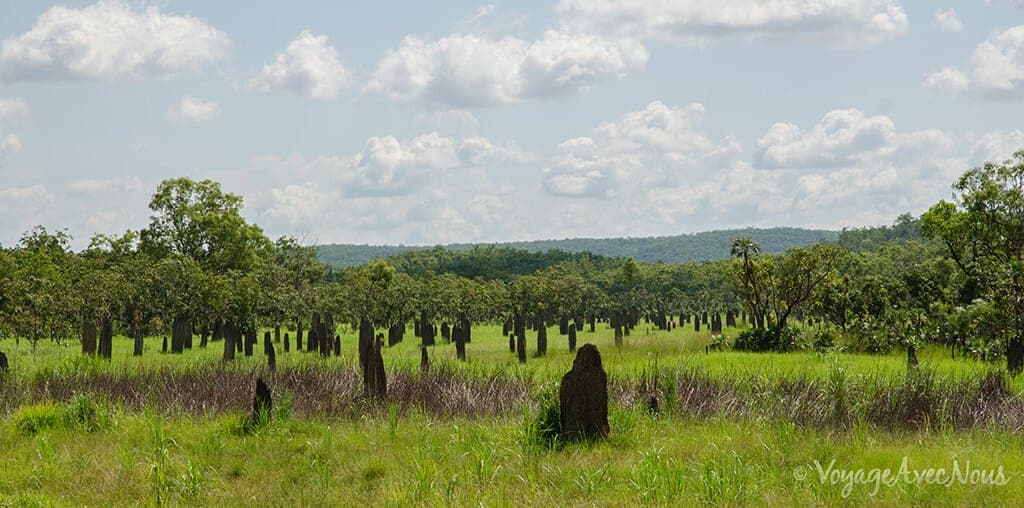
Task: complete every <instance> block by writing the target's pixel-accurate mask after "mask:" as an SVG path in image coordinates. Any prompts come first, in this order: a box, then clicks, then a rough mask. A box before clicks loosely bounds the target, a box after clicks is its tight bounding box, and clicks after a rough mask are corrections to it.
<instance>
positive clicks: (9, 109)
mask: <svg viewBox="0 0 1024 508" xmlns="http://www.w3.org/2000/svg"><path fill="white" fill-rule="evenodd" d="M26 116H28V104H26V103H25V101H24V100H22V99H0V122H5V121H9V120H14V119H17V118H23V117H26Z"/></svg>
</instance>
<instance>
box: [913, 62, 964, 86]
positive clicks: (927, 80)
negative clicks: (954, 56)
mask: <svg viewBox="0 0 1024 508" xmlns="http://www.w3.org/2000/svg"><path fill="white" fill-rule="evenodd" d="M921 86H923V87H925V88H935V89H941V90H949V91H950V92H953V93H961V92H965V91H967V89H968V88H970V86H971V78H968V77H967V75H965V74H964V73H963V72H960V70H959V69H956V68H953V67H948V66H947V67H943V68H941V69H939V70H937V71H934V72H931V73H929V74H927V75H925V77H924V79H923V80H922V81H921Z"/></svg>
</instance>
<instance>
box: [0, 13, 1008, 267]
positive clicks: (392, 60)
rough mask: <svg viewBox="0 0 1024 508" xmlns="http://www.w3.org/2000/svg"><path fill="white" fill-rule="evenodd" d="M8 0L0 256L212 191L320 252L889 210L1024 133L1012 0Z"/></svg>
mask: <svg viewBox="0 0 1024 508" xmlns="http://www.w3.org/2000/svg"><path fill="white" fill-rule="evenodd" d="M295 3H298V4H300V5H287V6H285V5H282V4H280V3H276V2H199V1H194V2H193V1H189V2H184V1H181V2H179V1H163V2H151V3H144V2H109V1H108V2H100V3H92V2H67V3H61V4H51V3H48V2H36V1H20V0H15V1H12V2H6V3H5V4H4V6H2V7H0V41H2V42H0V244H3V245H10V244H12V243H14V242H16V240H17V238H18V237H19V236H20V234H21V233H22V232H23V231H25V230H27V229H29V228H30V227H32V226H33V225H35V224H45V225H47V226H49V227H67V228H68V229H69V230H70V232H71V233H72V234H73V236H74V237H75V245H76V246H78V247H80V246H82V245H84V244H85V243H87V242H88V238H89V237H90V236H91V235H92V234H93V233H98V232H102V233H115V232H119V231H123V230H124V229H126V228H129V227H131V228H138V227H142V226H144V225H145V224H146V221H147V218H148V210H147V208H146V204H147V202H148V198H149V196H150V194H151V193H152V191H153V189H154V188H155V187H156V185H157V184H158V183H159V182H160V181H161V180H162V179H165V178H170V177H175V176H190V177H194V178H213V179H215V180H218V181H220V182H222V184H223V186H224V187H225V189H226V190H228V191H230V192H235V193H238V194H241V195H242V196H243V197H244V198H245V202H246V208H245V214H246V216H247V217H248V218H249V219H250V220H252V221H254V222H256V223H258V224H260V225H262V226H263V227H264V229H265V230H266V231H267V232H268V234H270V235H272V236H277V235H281V234H292V235H296V236H299V237H300V238H302V239H304V240H306V241H308V242H353V243H406V244H434V243H447V242H476V241H504V240H521V239H541V238H564V237H578V236H623V235H631V236H641V235H667V234H677V233H681V232H694V231H701V230H707V229H714V228H725V227H742V226H748V225H753V226H779V225H787V226H807V227H828V228H838V227H843V226H860V225H871V224H882V223H888V222H890V221H891V220H892V219H893V218H894V217H895V216H896V215H898V214H899V213H902V212H907V211H909V212H913V213H920V212H921V211H923V210H925V209H926V208H927V207H928V206H929V205H930V204H931V203H933V202H935V201H936V200H938V199H940V198H946V197H949V194H950V190H949V187H950V184H951V183H952V181H953V179H954V178H955V177H956V176H957V175H959V174H960V173H962V172H963V171H964V170H966V169H968V168H970V167H972V166H974V165H977V164H980V163H982V162H984V161H986V160H1002V159H1005V158H1006V157H1008V156H1009V155H1010V154H1011V153H1012V152H1013V151H1014V150H1018V149H1021V148H1024V131H1022V130H1021V129H1022V128H1024V127H1022V123H1021V121H1020V118H1021V113H1022V112H1024V104H1022V102H1021V99H1024V2H1021V1H1020V0H991V1H988V2H986V1H983V0H977V1H960V2H952V1H950V2H941V1H933V0H929V1H899V0H829V1H820V0H775V1H773V2H758V1H754V0H727V1H711V0H695V1H679V2H658V3H655V2H644V1H640V0H624V1H618V2H612V1H608V0H549V1H547V2H507V3H493V4H489V3H479V2H440V3H433V4H432V3H429V2H374V3H372V4H371V3H366V2H351V3H341V2H301V3H300V2H295Z"/></svg>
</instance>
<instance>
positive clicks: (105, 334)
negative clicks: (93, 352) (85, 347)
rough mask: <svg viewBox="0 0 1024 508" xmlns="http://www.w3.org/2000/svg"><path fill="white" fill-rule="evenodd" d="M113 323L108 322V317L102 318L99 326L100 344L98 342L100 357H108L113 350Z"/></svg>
mask: <svg viewBox="0 0 1024 508" xmlns="http://www.w3.org/2000/svg"><path fill="white" fill-rule="evenodd" d="M113 338H114V325H113V323H111V322H110V318H103V323H102V325H101V326H100V344H99V355H100V357H101V358H106V359H107V360H109V359H110V357H111V356H112V354H113V352H114V344H113Z"/></svg>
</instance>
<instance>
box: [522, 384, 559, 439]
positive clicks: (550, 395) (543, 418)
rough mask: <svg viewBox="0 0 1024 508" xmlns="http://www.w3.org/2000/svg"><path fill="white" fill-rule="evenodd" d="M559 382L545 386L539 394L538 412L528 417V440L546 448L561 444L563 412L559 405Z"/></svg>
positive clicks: (526, 430)
mask: <svg viewBox="0 0 1024 508" xmlns="http://www.w3.org/2000/svg"><path fill="white" fill-rule="evenodd" d="M558 404H559V402H558V384H548V385H546V386H544V387H543V388H542V389H541V391H540V393H539V394H538V395H537V413H536V414H535V415H533V416H532V417H530V418H528V419H527V422H526V429H525V433H526V436H525V437H526V442H527V443H528V444H531V445H536V446H540V447H541V448H545V449H554V448H558V447H559V446H560V443H561V441H560V439H559V436H560V435H561V433H562V414H561V412H560V411H559V406H558Z"/></svg>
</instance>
